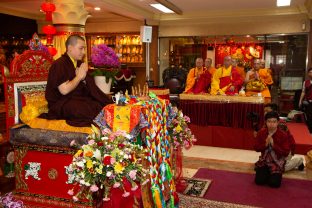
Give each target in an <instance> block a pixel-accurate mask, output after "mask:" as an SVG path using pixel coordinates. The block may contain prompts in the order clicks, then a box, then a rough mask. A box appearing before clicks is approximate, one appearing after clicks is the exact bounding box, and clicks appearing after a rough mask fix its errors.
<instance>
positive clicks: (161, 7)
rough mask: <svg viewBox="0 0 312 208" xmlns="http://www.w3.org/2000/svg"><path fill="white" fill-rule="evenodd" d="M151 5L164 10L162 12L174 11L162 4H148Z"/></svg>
mask: <svg viewBox="0 0 312 208" xmlns="http://www.w3.org/2000/svg"><path fill="white" fill-rule="evenodd" d="M150 5H151V6H152V7H154V8H156V9H158V10H160V11H162V12H164V13H174V11H172V10H171V9H168V8H167V7H165V6H164V5H162V4H150Z"/></svg>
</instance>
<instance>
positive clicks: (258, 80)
mask: <svg viewBox="0 0 312 208" xmlns="http://www.w3.org/2000/svg"><path fill="white" fill-rule="evenodd" d="M211 64H212V60H211V59H210V58H207V59H206V60H205V66H204V61H203V59H202V58H197V59H196V67H194V68H192V69H191V70H190V71H189V73H188V75H187V80H186V87H185V93H194V94H198V93H210V94H211V95H238V94H240V95H246V96H253V95H257V96H259V95H261V96H263V97H265V98H270V97H271V95H270V91H269V88H268V86H270V85H272V84H273V79H272V74H271V70H270V69H267V68H265V62H264V60H260V59H255V60H254V65H253V68H252V69H251V70H249V71H248V72H245V70H244V68H243V67H240V66H237V60H236V59H232V58H231V56H226V57H224V61H223V66H222V67H220V68H218V69H216V68H214V67H212V66H211ZM260 93H261V94H260Z"/></svg>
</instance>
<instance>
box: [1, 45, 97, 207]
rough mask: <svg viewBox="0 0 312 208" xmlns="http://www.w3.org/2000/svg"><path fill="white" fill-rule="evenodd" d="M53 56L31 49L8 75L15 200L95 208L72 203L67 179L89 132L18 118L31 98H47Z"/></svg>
mask: <svg viewBox="0 0 312 208" xmlns="http://www.w3.org/2000/svg"><path fill="white" fill-rule="evenodd" d="M52 61H53V59H52V57H51V56H50V55H49V54H48V53H47V52H45V51H41V50H27V51H25V52H24V53H23V54H21V55H19V56H18V57H16V58H15V59H14V60H13V62H12V64H11V68H10V73H9V75H5V74H4V72H2V73H3V76H4V92H5V109H6V131H7V133H6V136H7V137H6V138H5V139H6V140H9V141H10V143H11V144H12V146H13V149H14V154H15V156H14V157H15V191H14V196H15V198H17V199H20V200H21V201H23V203H24V205H26V207H93V206H95V204H94V202H91V201H87V200H84V201H78V202H73V200H72V197H71V196H70V195H68V194H67V192H68V190H69V189H71V188H72V187H73V185H72V184H70V181H69V180H70V179H68V175H67V174H66V171H67V169H66V168H67V166H68V165H69V164H70V163H71V161H72V157H73V154H74V153H75V150H74V149H72V148H70V142H71V141H72V140H73V139H75V140H76V141H78V143H80V144H84V143H86V136H87V134H85V133H78V132H65V131H53V130H48V129H39V128H36V129H33V128H30V127H29V126H27V125H25V124H23V123H22V122H21V120H20V118H19V115H20V113H21V111H22V107H23V106H25V105H27V103H28V102H29V99H30V98H31V100H32V101H34V102H36V101H38V99H39V100H40V99H42V96H44V91H45V86H46V80H47V76H48V72H49V68H50V66H51V64H52Z"/></svg>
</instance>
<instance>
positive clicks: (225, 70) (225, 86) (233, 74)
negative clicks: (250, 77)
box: [210, 56, 244, 95]
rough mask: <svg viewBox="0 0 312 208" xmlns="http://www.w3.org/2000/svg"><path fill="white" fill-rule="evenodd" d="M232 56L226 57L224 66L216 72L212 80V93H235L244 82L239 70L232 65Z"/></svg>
mask: <svg viewBox="0 0 312 208" xmlns="http://www.w3.org/2000/svg"><path fill="white" fill-rule="evenodd" d="M231 64H232V58H231V56H226V57H224V60H223V66H222V67H220V68H218V69H217V71H216V72H215V73H214V75H213V78H212V82H211V92H210V94H211V95H235V94H238V91H239V90H240V88H241V87H242V85H243V83H244V79H243V78H242V76H241V75H240V74H239V72H238V71H237V70H236V69H235V68H234V67H232V65H231Z"/></svg>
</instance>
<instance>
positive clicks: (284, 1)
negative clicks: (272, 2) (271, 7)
mask: <svg viewBox="0 0 312 208" xmlns="http://www.w3.org/2000/svg"><path fill="white" fill-rule="evenodd" d="M290 1H291V0H277V1H276V5H277V6H278V7H281V6H290Z"/></svg>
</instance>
